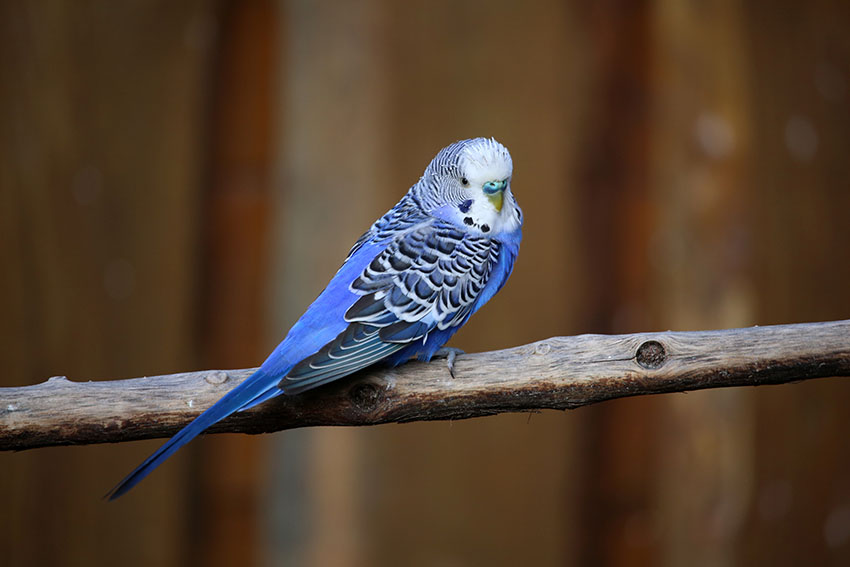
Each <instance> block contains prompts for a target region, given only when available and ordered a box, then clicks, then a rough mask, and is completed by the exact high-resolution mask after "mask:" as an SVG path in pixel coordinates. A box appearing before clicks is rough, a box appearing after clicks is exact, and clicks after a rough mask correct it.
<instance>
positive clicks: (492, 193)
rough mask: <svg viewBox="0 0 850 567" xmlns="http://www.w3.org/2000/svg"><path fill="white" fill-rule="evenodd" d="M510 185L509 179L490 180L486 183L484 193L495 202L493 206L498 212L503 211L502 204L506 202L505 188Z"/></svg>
mask: <svg viewBox="0 0 850 567" xmlns="http://www.w3.org/2000/svg"><path fill="white" fill-rule="evenodd" d="M507 186H508V180H507V179H503V180H502V181H488V182H487V183H485V184H484V194H485V195H487V198H488V199H489V200H490V202H491V203H493V207H494V208H495V209H496V211H497V212H499V213H501V212H502V205H503V204H504V202H505V188H506V187H507Z"/></svg>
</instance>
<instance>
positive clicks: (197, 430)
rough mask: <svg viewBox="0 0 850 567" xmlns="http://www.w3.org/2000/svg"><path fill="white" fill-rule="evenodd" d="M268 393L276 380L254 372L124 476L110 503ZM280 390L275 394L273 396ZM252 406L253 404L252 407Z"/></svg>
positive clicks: (266, 397)
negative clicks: (218, 424) (190, 444)
mask: <svg viewBox="0 0 850 567" xmlns="http://www.w3.org/2000/svg"><path fill="white" fill-rule="evenodd" d="M270 390H277V381H276V380H269V376H267V375H266V374H265V373H263V371H262V370H257V371H256V372H254V374H252V375H251V376H250V377H248V378H247V379H246V380H245V381H244V382H242V383H241V384H239V385H238V386H236V387H235V388H233V390H231V391H230V392H228V393H227V394H225V395H224V397H222V398H221V399H220V400H219V401H217V402H216V403H215V404H213V406H212V407H210V408H209V409H208V410H207V411H205V412H204V413H202V414H201V415H199V416H198V417H196V418H195V419H194V421H192V422H191V423H190V424H189V425H187V426H186V427H184V428H183V429H181V430H180V431H179V432H178V433H177V434H176V435H175V436H174V437H172V438H171V439H169V440H168V441H167V442H166V443H165V444H164V445H163V446H162V447H160V448H159V449H157V450H156V451H155V452H154V453H153V454H152V455H151V456H150V457H148V458H147V459H145V461H144V462H143V463H142V464H140V465H139V466H138V467H136V468H135V469H134V470H133V472H131V473H130V474H128V475H127V476H126V477H124V480H122V481H121V482H119V483H118V484H117V485H116V486H115V488H113V489H112V490H110V491H109V492H108V493H107V494H106V498H108V499H109V500H115V499H116V498H118V497H120V496H122V495H123V494H126V493H127V492H129V490H130V489H131V488H133V487H134V486H136V485H137V484H139V482H141V481H142V479H144V478H145V477H146V476H147V475H148V474H150V472H151V471H152V470H154V469H155V468H156V467H158V466H159V465H160V464H162V463H163V462H164V461H165V460H166V459H167V458H168V457H170V456H171V455H173V454H174V453H175V452H177V450H178V449H179V448H180V447H182V446H183V445H185V444H186V443H188V442H189V441H191V440H192V439H194V438H195V437H197V436H198V435H199V434H201V433H202V432H203V431H204V430H205V429H207V428H208V427H210V426H211V425H213V424H215V423H218V422H219V421H221V420H222V419H224V418H226V417H227V416H229V415H231V414H233V413H235V412H237V411H239V410H241V409H244V408H245V406H247V405H249V404H251V402H252V401H254V400H256V399H257V398H260V397H262V398H263V400H266V399H269V398H271V397H274V395H273V394H272V393H270ZM279 392H280V391H279V390H277V392H274V394H276V393H279ZM251 405H254V404H251Z"/></svg>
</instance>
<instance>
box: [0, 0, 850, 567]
mask: <svg viewBox="0 0 850 567" xmlns="http://www.w3.org/2000/svg"><path fill="white" fill-rule="evenodd" d="M848 29H850V3H847V2H840V1H826V0H815V1H812V2H787V1H779V2H777V1H775V0H774V1H766V0H755V1H752V2H746V3H740V2H734V1H731V0H702V1H671V0H658V1H655V2H652V1H647V0H639V1H633V0H604V1H600V2H575V1H566V2H563V1H561V2H558V1H554V0H552V1H547V0H542V1H540V2H524V3H523V2H507V1H500V0H490V1H488V2H473V1H460V2H458V1H445V0H428V1H424V0H415V1H410V2H394V1H391V0H364V1H361V2H309V1H306V0H303V1H297V0H292V1H281V2H273V1H268V0H254V1H243V2H237V1H228V0H220V1H189V0H186V1H181V2H171V1H165V0H162V1H141V0H138V1H123V2H111V1H108V0H97V1H73V2H72V1H67V0H66V1H41V0H35V1H32V2H12V1H9V2H2V3H0V259H2V266H3V270H2V276H0V304H1V305H2V317H0V360H2V364H3V366H4V372H3V373H2V378H0V381H2V382H0V383H2V385H4V386H21V385H27V384H35V383H38V382H41V381H43V380H45V379H47V378H48V377H49V376H53V375H66V376H68V377H69V378H70V379H72V380H79V381H82V380H106V379H118V378H129V377H136V376H144V375H153V374H163V373H171V372H178V371H187V370H194V369H206V368H241V367H249V366H256V365H258V364H259V363H260V362H262V360H263V359H264V357H265V355H266V354H267V353H268V352H269V351H270V350H271V349H272V348H273V347H274V345H275V344H276V343H277V342H278V341H279V340H280V339H281V338H282V337H283V335H284V333H285V331H286V330H287V329H288V327H289V325H291V324H292V323H293V322H294V321H295V319H296V318H297V317H298V315H300V313H301V312H302V311H303V309H304V308H305V307H306V306H307V305H308V304H309V303H310V301H312V299H313V298H314V297H315V296H316V295H317V294H318V292H319V291H320V290H321V289H322V287H323V286H324V284H325V283H326V282H327V281H328V280H329V278H330V277H331V275H332V274H333V273H334V271H335V270H336V268H337V267H338V266H339V264H340V263H341V261H342V260H343V258H344V257H345V254H346V253H347V251H348V248H349V247H350V246H351V244H352V243H353V242H354V240H355V239H356V238H357V237H358V236H359V235H360V234H361V233H362V232H363V231H364V230H365V229H366V228H367V227H368V226H369V224H370V223H371V222H372V221H373V220H374V219H375V218H377V217H378V216H379V215H380V214H382V213H383V212H384V211H385V210H387V209H388V208H390V207H391V206H392V205H393V204H394V203H395V202H396V201H397V200H398V199H399V198H400V197H401V195H402V194H403V193H404V192H405V191H406V190H407V189H408V187H409V186H410V185H412V184H413V183H414V182H415V181H416V180H417V179H418V177H419V175H420V174H421V172H422V170H423V169H424V168H425V166H426V165H427V163H428V161H429V160H430V159H431V158H432V157H433V155H434V154H435V153H436V152H437V150H439V149H440V148H441V147H443V146H445V145H447V144H448V143H450V142H452V141H455V140H457V139H461V138H468V137H474V136H495V137H496V138H497V139H498V140H500V141H501V142H503V143H504V144H506V145H507V146H508V147H509V148H510V150H511V152H512V154H513V159H514V164H515V171H514V181H513V188H514V191H515V194H516V195H517V198H518V200H519V202H520V204H521V205H522V207H523V208H524V210H525V218H526V223H525V240H524V242H523V249H522V252H521V254H520V256H519V260H518V262H517V265H516V269H515V272H514V276H513V277H512V279H511V281H510V282H509V283H508V285H507V286H506V288H505V289H504V290H503V291H502V292H501V293H500V294H499V295H498V296H497V297H496V298H495V299H494V301H492V302H491V303H490V304H489V305H488V306H487V307H486V308H485V309H484V310H483V311H482V312H481V313H480V314H478V315H477V316H476V317H475V318H473V320H472V321H471V323H470V324H469V325H467V326H466V327H465V328H464V330H463V331H461V333H459V334H458V335H457V337H456V339H455V340H454V341H453V343H452V344H453V345H454V346H457V347H461V348H464V349H466V350H467V351H480V350H490V349H498V348H503V347H509V346H513V345H518V344H523V343H526V342H529V341H533V340H537V339H542V338H546V337H550V336H553V335H572V334H579V333H585V332H595V333H625V332H636V331H649V330H666V329H673V330H697V329H715V328H725V327H736V326H748V325H755V324H758V325H767V324H774V323H793V322H802V321H822V320H834V319H843V318H850V293H848V289H850V288H849V287H848V286H850V252H848V245H850V221H848V210H850V159H848V150H850V34H848V33H847V31H848ZM848 401H850V383H848V381H847V380H846V379H845V380H839V379H827V380H820V381H814V382H808V383H801V384H793V385H786V386H778V387H763V388H758V389H753V388H743V389H730V390H725V391H711V392H698V393H690V394H687V395H684V394H679V395H667V396H656V397H647V398H638V399H626V400H620V401H615V402H608V403H605V404H602V405H599V406H595V407H590V408H584V409H580V410H576V411H572V412H564V413H561V412H546V413H542V414H521V415H505V416H499V417H491V418H486V419H476V420H470V421H464V422H454V423H449V422H437V423H416V424H408V425H388V426H380V427H369V428H360V429H342V428H340V429H331V428H319V429H311V430H298V431H289V432H283V433H278V434H275V435H267V436H262V437H248V436H239V435H215V436H209V437H207V438H204V439H200V440H198V441H196V442H194V443H192V444H191V445H190V446H189V447H187V448H186V449H184V450H183V451H181V452H180V453H179V454H178V455H177V456H176V457H175V458H173V459H171V460H170V461H169V462H168V463H167V464H166V465H165V466H163V467H161V469H159V470H158V471H157V472H156V473H155V474H154V475H153V476H151V477H150V478H149V479H148V480H147V481H145V482H144V483H143V484H142V485H141V486H139V487H138V488H137V489H136V490H134V491H133V492H132V493H130V494H129V495H128V496H126V497H125V498H122V499H121V500H119V501H118V502H116V503H112V504H107V503H105V502H104V501H102V500H101V496H102V495H103V494H104V493H105V492H106V491H107V490H108V489H109V488H110V487H112V486H113V485H114V484H115V482H117V481H118V480H119V479H121V478H122V477H123V476H124V474H126V473H127V472H128V471H129V470H130V469H131V468H132V467H134V466H135V465H136V464H138V463H139V462H140V460H141V459H143V458H144V457H146V456H147V455H148V454H149V453H150V452H151V451H152V450H153V449H154V448H155V447H157V446H158V444H159V443H160V442H159V441H150V442H137V443H128V444H123V445H103V446H92V447H65V448H53V449H41V450H33V451H27V452H23V453H18V454H0V502H2V503H3V504H2V513H0V550H2V555H3V560H2V562H3V563H4V564H5V565H87V566H99V565H117V564H121V565H125V566H135V565H165V566H169V565H212V566H216V565H321V566H324V565H331V566H333V565H339V566H349V565H352V566H362V565H387V566H390V565H413V566H432V565H433V566H450V567H453V566H465V565H516V564H531V565H629V566H633V565H638V566H640V565H696V566H700V565H706V566H714V565H718V566H725V565H802V564H806V565H848V564H850V442H848V431H850V412H848V410H847V407H848V405H847V404H848Z"/></svg>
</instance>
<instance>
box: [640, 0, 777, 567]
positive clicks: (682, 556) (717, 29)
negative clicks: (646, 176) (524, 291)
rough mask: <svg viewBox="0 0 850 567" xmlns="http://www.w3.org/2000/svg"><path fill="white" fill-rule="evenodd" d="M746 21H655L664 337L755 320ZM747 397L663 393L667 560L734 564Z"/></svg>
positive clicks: (661, 486)
mask: <svg viewBox="0 0 850 567" xmlns="http://www.w3.org/2000/svg"><path fill="white" fill-rule="evenodd" d="M742 17H743V13H742V9H741V6H740V4H739V3H738V2H734V1H729V0H720V1H717V2H712V3H710V4H689V3H683V2H677V1H675V0H670V1H664V2H659V3H658V4H657V6H656V9H655V12H654V18H653V28H654V29H655V31H656V33H655V35H654V38H653V46H654V68H655V73H654V78H655V81H654V83H653V85H652V88H653V94H654V95H655V96H654V105H653V116H654V122H653V133H652V150H653V151H652V155H651V156H650V159H649V163H650V165H651V168H652V169H651V170H652V179H651V183H652V194H651V197H652V199H653V202H654V203H655V204H656V210H657V216H658V220H657V223H656V225H655V227H654V231H653V234H652V239H651V242H650V245H651V248H652V249H653V250H654V251H655V253H654V255H653V259H654V261H653V264H652V274H651V278H650V282H651V289H652V296H651V301H650V305H652V308H653V310H654V312H655V314H656V317H655V320H657V321H663V322H664V326H665V328H667V327H669V328H673V329H677V330H696V329H717V328H727V327H741V326H747V325H752V324H754V323H756V322H757V321H756V320H755V319H754V314H755V310H754V305H753V303H754V284H753V278H752V270H751V268H750V266H751V265H752V243H753V239H754V235H753V232H754V231H755V230H756V228H755V227H754V226H753V224H752V222H751V221H750V220H749V219H750V218H751V214H752V209H751V206H752V203H751V199H750V198H749V197H748V193H747V190H746V189H747V187H746V186H747V180H748V171H747V166H748V164H749V162H750V159H751V154H750V152H751V144H750V140H751V137H752V136H751V131H752V109H751V104H750V97H749V92H750V81H751V79H750V64H749V59H748V56H747V51H746V45H745V42H744V38H745V29H744V22H743V19H742ZM752 399H753V390H751V389H740V388H739V389H729V390H718V391H712V392H701V393H700V394H699V395H694V396H669V397H666V398H664V400H663V411H662V412H661V413H660V427H659V430H658V434H657V443H658V451H657V464H656V466H657V470H656V472H655V475H654V476H655V485H654V487H653V492H654V494H655V496H654V509H655V513H654V514H653V515H652V517H651V520H652V526H651V527H652V530H653V532H654V535H655V538H656V540H657V542H658V546H659V560H660V561H662V562H663V563H664V564H667V565H679V564H683V563H687V564H689V565H705V566H710V565H733V564H735V563H736V561H737V559H736V557H737V542H738V539H739V537H740V532H741V529H742V526H743V523H744V521H745V518H746V514H747V510H748V505H749V500H750V496H751V491H752V471H753V460H752V452H753V424H754V420H753V406H752ZM759 563H761V562H759Z"/></svg>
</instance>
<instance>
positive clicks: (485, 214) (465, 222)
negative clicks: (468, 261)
mask: <svg viewBox="0 0 850 567" xmlns="http://www.w3.org/2000/svg"><path fill="white" fill-rule="evenodd" d="M512 174H513V162H512V161H511V154H510V153H508V149H507V148H506V147H505V146H503V145H502V144H500V143H499V142H497V141H496V140H495V139H493V138H473V139H470V140H462V141H460V142H455V143H454V144H452V145H450V146H447V147H446V148H443V149H442V150H440V152H439V153H438V154H437V156H436V157H435V158H434V159H433V161H432V162H431V164H430V165H429V166H428V168H427V169H426V170H425V175H424V176H423V177H422V179H421V180H420V183H419V184H417V185H419V186H420V192H419V194H418V195H417V196H418V197H419V198H420V200H421V201H423V203H424V204H425V206H426V209H428V210H429V212H431V213H432V214H434V215H435V216H438V217H440V218H442V219H444V220H448V221H451V222H454V223H456V224H458V225H460V226H464V227H466V228H467V229H468V230H472V231H478V232H481V233H484V234H488V235H496V234H500V233H503V232H513V231H516V230H517V229H519V227H520V226H521V225H522V211H521V210H520V208H519V205H517V202H516V199H515V198H514V196H513V193H512V192H511V175H512Z"/></svg>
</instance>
